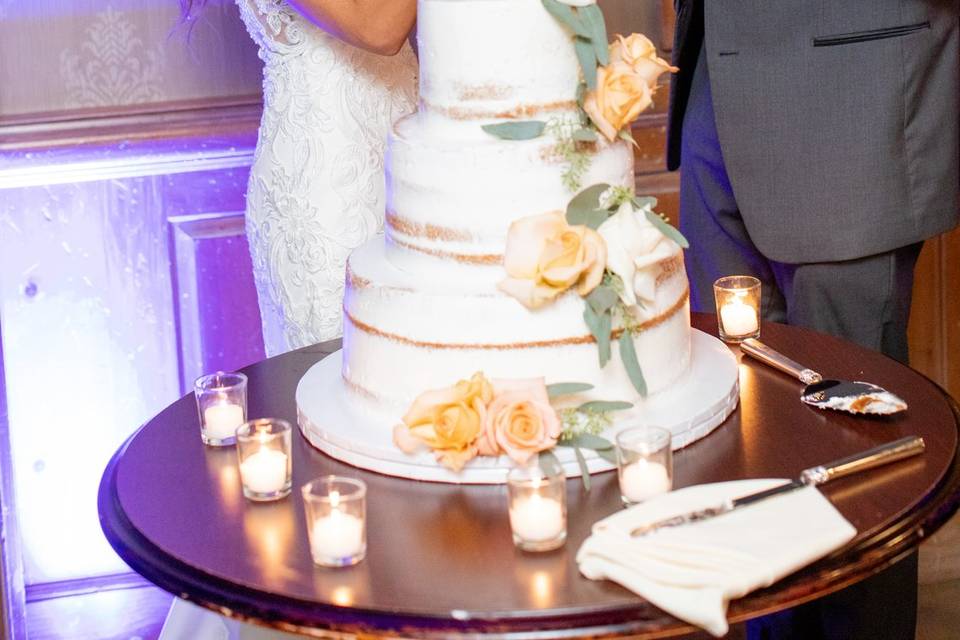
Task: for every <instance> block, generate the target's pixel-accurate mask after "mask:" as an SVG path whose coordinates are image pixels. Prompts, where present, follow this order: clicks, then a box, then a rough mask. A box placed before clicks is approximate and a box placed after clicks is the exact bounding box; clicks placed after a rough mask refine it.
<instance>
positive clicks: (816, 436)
mask: <svg viewBox="0 0 960 640" xmlns="http://www.w3.org/2000/svg"><path fill="white" fill-rule="evenodd" d="M694 325H695V326H696V327H698V328H700V329H701V330H704V331H706V332H708V333H711V334H713V335H716V322H715V319H714V318H712V317H710V316H705V315H699V314H695V315H694ZM761 339H762V340H763V341H764V342H766V343H767V344H769V345H770V346H772V347H773V348H775V349H778V350H780V351H782V352H783V353H785V354H787V355H789V356H790V357H792V358H793V359H795V360H797V361H799V362H801V363H803V364H804V365H806V366H809V367H811V368H813V369H816V370H818V371H820V372H821V373H823V374H824V376H825V377H834V378H844V379H851V380H854V379H856V380H866V381H869V382H874V383H876V384H879V385H881V386H883V387H886V388H887V389H889V390H891V391H893V392H895V393H897V394H898V395H900V396H901V397H902V398H904V399H905V400H906V401H907V403H908V404H909V406H910V409H909V410H908V411H907V412H906V413H905V414H900V415H898V416H893V417H886V418H883V417H854V416H850V415H846V414H842V413H839V412H833V411H823V410H819V409H815V408H812V407H808V406H806V405H804V404H802V403H801V402H800V400H799V393H800V389H801V387H802V385H801V384H800V383H799V382H798V381H796V380H793V379H791V378H789V377H788V376H786V375H784V374H782V373H780V372H778V371H775V370H773V369H771V368H769V367H767V366H766V365H763V364H760V363H758V362H756V361H753V360H750V359H744V360H743V361H742V362H741V365H740V385H741V391H740V405H739V407H738V408H737V410H736V411H735V412H734V414H733V415H732V416H731V417H730V418H729V419H728V420H727V421H726V422H725V423H724V424H723V425H721V426H720V427H719V428H718V429H717V430H716V431H714V432H713V433H711V434H710V435H708V436H707V437H705V438H703V439H701V440H699V441H697V442H695V443H693V444H691V445H689V446H687V447H686V448H684V449H682V450H680V451H677V452H676V453H675V458H674V464H675V486H677V487H683V486H688V485H693V484H699V483H705V482H715V481H721V480H734V479H742V478H759V477H784V478H786V477H795V476H796V475H797V474H798V473H799V472H800V471H801V470H802V469H804V468H806V467H810V466H814V465H817V464H821V463H825V462H828V461H831V460H834V459H836V458H839V457H842V456H845V455H848V454H851V453H855V452H858V451H861V450H863V449H867V448H870V447H873V446H875V445H879V444H882V443H885V442H889V441H891V440H896V439H898V438H901V437H903V436H907V435H919V436H922V437H923V438H924V440H925V441H926V444H927V449H926V452H925V453H924V455H923V456H920V457H917V458H913V459H910V460H907V461H902V462H898V463H895V464H893V465H890V466H887V467H883V468H880V469H876V470H873V471H868V472H864V473H862V474H859V475H856V476H854V477H848V478H843V479H840V480H836V481H835V482H832V483H830V484H829V485H826V486H824V487H823V493H824V494H825V495H826V496H827V497H828V498H829V499H830V500H831V501H832V502H833V504H834V505H835V506H836V507H837V508H838V509H839V510H840V512H841V513H842V514H843V515H844V516H845V517H846V518H847V519H848V520H849V521H850V522H851V523H852V524H853V525H854V526H855V527H856V528H857V531H858V535H857V537H856V538H855V539H854V540H853V541H852V542H851V543H850V544H848V545H847V546H845V547H844V548H843V549H840V550H838V551H837V552H835V553H833V554H831V555H830V556H828V557H826V558H823V559H822V560H820V561H819V562H817V563H815V564H813V565H810V566H808V567H807V568H805V569H803V570H801V571H799V572H797V573H795V574H793V575H791V576H789V577H787V578H785V579H784V580H781V581H780V582H778V583H776V584H775V585H773V586H771V587H769V588H766V589H763V590H760V591H756V592H754V593H752V594H750V595H748V596H746V597H744V598H741V599H739V600H736V601H734V602H732V603H731V605H730V611H729V617H730V619H731V621H732V622H737V621H742V620H746V619H748V618H752V617H755V616H759V615H762V614H765V613H769V612H772V611H776V610H780V609H783V608H786V607H789V606H792V605H795V604H799V603H801V602H804V601H807V600H810V599H813V598H816V597H819V596H822V595H825V594H826V593H829V592H832V591H835V590H837V589H840V588H842V587H844V586H847V585H849V584H852V583H854V582H857V581H859V580H862V579H864V578H866V577H867V576H869V575H872V574H874V573H876V572H877V571H879V570H881V569H882V568H884V567H886V566H888V565H889V564H891V563H892V562H894V561H896V560H897V559H899V558H901V557H903V556H904V555H905V554H907V553H909V552H910V551H911V550H913V549H914V548H915V547H916V546H917V545H918V544H919V543H920V542H921V541H922V540H923V539H925V538H926V537H928V536H930V535H931V534H932V533H933V532H934V531H935V530H936V529H937V528H938V527H939V526H940V525H941V524H942V523H943V522H944V521H945V520H946V519H947V518H948V517H949V516H950V515H951V514H952V513H953V512H954V511H956V509H957V507H958V504H960V457H958V449H957V442H958V427H960V412H958V407H957V404H956V403H955V402H954V401H953V400H952V399H951V398H950V397H949V396H948V395H947V394H946V393H944V392H943V391H942V390H941V389H940V388H939V387H937V386H936V385H935V384H933V383H932V382H931V381H930V380H928V379H927V378H925V377H924V376H922V375H921V374H919V373H917V372H916V371H913V370H912V369H910V368H908V367H905V366H903V365H901V364H899V363H897V362H895V361H894V360H891V359H890V358H887V357H886V356H883V355H881V354H879V353H875V352H872V351H869V350H866V349H863V348H860V347H858V346H856V345H853V344H851V343H849V342H845V341H842V340H838V339H835V338H831V337H828V336H825V335H821V334H817V333H813V332H810V331H806V330H803V329H798V328H795V327H787V326H784V325H777V324H772V323H767V324H765V325H764V327H763V335H762V336H761ZM338 346H339V345H338V344H337V343H326V344H323V345H318V346H315V347H308V348H304V349H300V350H298V351H294V352H292V353H288V354H285V355H282V356H278V357H275V358H270V359H268V360H264V361H262V362H259V363H257V364H254V365H252V366H250V367H248V368H246V369H244V372H245V373H246V374H247V375H248V377H249V414H250V415H251V416H252V417H264V416H273V417H281V418H285V419H287V420H289V421H291V422H293V423H295V422H296V406H295V402H294V389H295V388H296V384H297V382H298V381H299V380H300V377H301V376H302V375H303V374H304V372H305V371H306V370H307V369H308V368H309V367H310V366H311V365H313V364H314V363H315V362H317V361H318V360H320V359H321V358H323V357H324V356H325V355H327V354H328V353H330V352H331V351H332V350H335V349H336V348H338ZM398 373H399V372H398ZM293 455H294V462H293V483H294V491H293V493H292V494H291V495H290V496H289V497H288V498H286V499H284V500H282V501H279V502H275V503H267V504H255V503H252V502H249V501H247V500H245V499H244V498H243V496H242V494H241V489H240V481H239V475H238V470H237V464H236V454H235V452H234V450H233V449H232V448H225V449H215V448H210V447H205V446H204V445H203V444H202V443H201V441H200V433H199V424H198V418H197V410H196V404H195V402H194V399H193V397H192V395H190V396H186V397H184V398H182V399H180V400H179V401H177V402H175V403H173V404H172V405H170V406H169V407H168V408H167V409H165V410H164V411H163V412H161V413H160V414H159V415H157V416H156V417H155V418H154V419H152V420H151V421H149V422H148V423H147V424H145V425H144V426H143V427H142V428H141V429H140V430H139V431H137V432H136V433H135V434H134V435H133V436H132V437H131V438H130V439H129V440H128V441H127V442H126V443H125V444H124V445H123V446H122V447H121V448H120V449H119V450H118V451H117V453H116V454H115V455H114V456H113V458H112V460H111V461H110V463H109V465H108V466H107V468H106V470H105V472H104V475H103V479H102V482H101V486H100V495H99V511H100V520H101V524H102V526H103V529H104V531H105V533H106V535H107V538H108V539H109V541H110V543H111V544H112V545H113V547H114V548H115V549H116V550H117V552H118V553H119V554H120V556H121V557H122V558H123V559H124V560H125V561H126V562H127V563H128V564H129V565H130V566H131V567H133V568H134V569H135V570H136V571H138V572H139V573H141V574H142V575H144V576H145V577H146V578H147V579H149V580H151V581H153V582H154V583H156V584H157V585H159V586H160V587H162V588H164V589H166V590H167V591H169V592H171V593H173V594H175V595H178V596H181V597H186V598H188V599H190V600H192V601H194V602H195V603H197V604H200V605H201V606H205V607H208V608H211V609H214V610H217V611H220V612H222V613H225V614H228V615H231V616H234V617H237V618H241V619H245V620H248V621H252V622H255V623H258V624H263V625H267V626H272V627H275V628H280V629H285V630H288V631H299V632H301V633H305V634H308V635H323V634H329V632H330V631H341V632H344V633H365V634H371V635H374V636H391V637H396V636H405V637H417V638H425V637H438V638H439V637H457V636H459V635H467V634H473V633H482V634H488V635H491V636H495V637H504V638H530V639H532V638H573V637H588V636H597V635H632V636H638V637H644V638H647V637H649V638H659V637H672V636H680V635H685V634H690V633H693V632H694V629H692V628H691V627H689V625H687V624H686V623H684V622H681V621H679V620H677V619H675V618H673V617H671V616H669V615H667V614H666V613H664V612H662V611H661V610H659V609H657V608H656V607H654V606H653V605H651V604H649V603H647V602H646V601H644V600H642V599H641V598H639V597H637V596H636V595H634V594H633V593H631V592H629V591H627V590H626V589H623V588H621V587H619V586H618V585H616V584H614V583H611V582H605V581H600V582H596V581H591V580H587V579H585V578H583V577H582V576H581V575H580V574H579V572H578V569H577V564H576V561H575V554H576V551H577V549H578V547H579V546H580V543H581V542H582V541H583V540H584V539H585V538H586V537H587V536H588V535H589V532H590V526H591V525H592V524H593V523H594V522H595V521H597V520H599V519H601V518H603V517H605V516H608V515H610V514H612V513H614V512H615V511H617V510H618V509H620V508H621V507H620V496H619V491H618V488H617V479H616V473H611V472H608V473H602V474H597V475H594V476H593V483H592V484H593V486H592V488H591V490H590V491H589V492H587V491H585V490H584V489H583V486H582V484H581V482H580V480H579V479H570V480H568V481H567V500H568V508H569V524H568V539H567V543H566V545H565V546H564V547H563V548H561V549H559V550H557V551H554V552H550V553H544V554H527V553H523V552H521V551H518V550H517V549H515V548H514V546H513V543H512V540H511V535H510V528H509V523H508V520H507V511H506V490H505V488H504V487H502V486H489V485H470V486H461V485H450V484H437V483H428V482H415V481H411V480H403V479H397V478H391V477H386V476H381V475H378V474H375V473H371V472H367V471H362V470H360V469H356V468H353V467H350V466H348V465H346V464H343V463H341V462H338V461H336V460H333V459H331V458H328V457H327V456H325V455H324V454H322V453H320V452H319V451H317V450H315V449H313V448H312V447H311V446H310V445H309V444H308V443H307V442H306V440H305V439H304V438H303V437H302V436H301V435H300V434H299V433H296V434H295V437H294V450H293ZM330 473H334V474H342V475H348V476H353V477H358V478H362V479H363V480H365V481H366V482H367V484H368V487H369V492H368V523H369V533H368V553H367V557H366V559H365V560H364V561H363V562H361V563H360V564H359V565H357V566H354V567H351V568H345V569H323V568H319V567H315V566H314V565H313V564H312V562H311V558H310V551H309V545H308V541H307V532H306V526H305V523H304V514H303V504H302V500H301V498H300V496H299V492H298V491H297V488H298V487H299V486H300V485H302V484H304V483H306V482H307V481H309V480H310V479H312V478H314V477H316V476H320V475H324V474H330Z"/></svg>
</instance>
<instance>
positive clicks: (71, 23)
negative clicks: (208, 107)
mask: <svg viewBox="0 0 960 640" xmlns="http://www.w3.org/2000/svg"><path fill="white" fill-rule="evenodd" d="M0 81H2V82H0V122H2V120H3V119H4V118H10V117H13V116H23V115H26V114H38V113H48V112H63V111H70V110H75V109H87V108H98V109H103V110H111V108H118V107H119V108H122V107H126V106H130V105H142V104H149V103H166V102H179V101H193V100H205V99H218V98H232V97H239V96H256V95H257V94H258V93H259V92H260V61H259V60H258V59H257V55H256V48H255V47H254V45H253V43H252V42H251V40H250V38H249V37H248V36H247V34H246V32H245V31H244V29H243V25H242V23H241V22H240V19H239V16H238V15H237V9H236V6H235V5H234V3H233V2H232V0H211V1H210V2H209V3H208V6H207V7H206V8H205V9H204V11H203V13H202V14H201V17H200V19H199V20H198V21H197V22H196V24H195V25H194V27H193V29H192V30H190V29H187V27H186V26H185V25H182V24H180V23H179V7H178V3H177V1H176V0H107V1H104V0H33V1H32V2H16V0H0Z"/></svg>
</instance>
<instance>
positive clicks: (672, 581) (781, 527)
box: [577, 478, 857, 637]
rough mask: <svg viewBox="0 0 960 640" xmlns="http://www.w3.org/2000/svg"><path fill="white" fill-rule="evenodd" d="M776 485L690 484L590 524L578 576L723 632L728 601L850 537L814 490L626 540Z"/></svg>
mask: <svg viewBox="0 0 960 640" xmlns="http://www.w3.org/2000/svg"><path fill="white" fill-rule="evenodd" d="M784 482H785V480H781V479H769V478H767V479H759V480H739V481H734V482H720V483H715V484H705V485H697V486H693V487H687V488H684V489H680V490H677V491H673V492H670V493H666V494H663V495H660V496H657V497H655V498H652V499H650V500H648V501H646V502H643V503H641V504H638V505H635V506H633V507H630V508H629V509H625V510H623V511H620V512H618V513H616V514H614V515H612V516H609V517H607V518H604V519H603V520H601V521H599V522H597V523H596V524H594V525H593V531H592V534H591V535H590V537H589V538H587V539H586V540H585V541H584V543H583V545H582V546H581V547H580V550H579V551H578V552H577V562H578V563H579V565H580V572H581V573H582V574H583V575H584V576H586V577H587V578H590V579H591V580H602V579H608V580H612V581H614V582H616V583H618V584H620V585H622V586H624V587H626V588H627V589H630V590H631V591H633V592H634V593H637V594H638V595H640V596H642V597H644V598H646V599H647V600H649V601H650V602H651V603H653V604H654V605H656V606H658V607H660V608H661V609H663V610H664V611H666V612H668V613H670V614H672V615H674V616H676V617H677V618H680V619H681V620H684V621H686V622H689V623H691V624H694V625H696V626H698V627H701V628H703V629H705V630H706V631H708V632H709V633H711V634H713V635H714V636H717V637H719V636H722V635H725V634H726V633H727V630H728V625H727V617H726V612H727V603H728V602H729V601H730V600H732V599H734V598H739V597H741V596H743V595H746V594H747V593H749V592H751V591H753V590H754V589H758V588H761V587H766V586H768V585H770V584H772V583H774V582H775V581H777V580H779V579H780V578H782V577H784V576H786V575H788V574H790V573H792V572H794V571H796V570H797V569H799V568H801V567H803V566H805V565H807V564H809V563H811V562H813V561H814V560H817V559H818V558H821V557H823V556H824V555H826V554H828V553H830V552H831V551H833V550H834V549H836V548H838V547H840V546H842V545H843V544H845V543H846V542H848V541H849V540H851V539H852V538H853V537H854V536H855V535H856V533H857V531H856V529H854V528H853V526H852V525H851V524H850V523H849V522H847V520H846V519H845V518H844V517H843V516H842V515H840V513H839V512H838V511H837V510H836V509H835V508H834V507H833V505H832V504H830V502H829V501H828V500H827V499H826V498H825V497H823V495H822V494H821V493H820V491H818V490H817V489H816V488H815V487H804V488H802V489H797V490H795V491H791V492H788V493H785V494H783V495H780V496H776V497H773V498H768V499H766V500H761V501H760V502H757V503H756V504H752V505H748V506H744V507H740V508H739V509H736V510H734V511H732V512H730V513H726V514H724V515H721V516H717V517H715V518H710V519H708V520H703V521H700V522H695V523H691V524H686V525H681V526H677V527H666V528H663V529H659V530H657V531H655V532H653V533H650V534H647V535H646V536H642V537H638V538H631V537H630V534H629V532H630V531H631V530H632V529H634V528H635V527H638V526H641V525H644V524H648V523H651V522H656V521H658V520H661V519H663V518H669V517H671V516H675V515H678V514H681V513H686V512H688V511H693V510H696V509H703V508H706V507H709V506H713V505H716V504H719V503H721V502H722V501H723V500H725V499H727V498H736V497H739V496H743V495H746V494H748V493H753V492H755V491H762V490H764V489H767V488H770V487H773V486H776V485H778V484H783V483H784Z"/></svg>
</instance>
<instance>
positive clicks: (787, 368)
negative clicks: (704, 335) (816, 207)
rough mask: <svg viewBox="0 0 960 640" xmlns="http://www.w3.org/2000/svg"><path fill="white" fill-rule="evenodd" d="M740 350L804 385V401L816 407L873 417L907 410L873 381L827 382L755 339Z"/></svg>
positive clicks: (900, 400) (747, 342)
mask: <svg viewBox="0 0 960 640" xmlns="http://www.w3.org/2000/svg"><path fill="white" fill-rule="evenodd" d="M740 350H741V351H743V352H744V353H746V354H747V355H749V356H751V357H753V358H756V359H757V360H759V361H760V362H763V363H766V364H768V365H770V366H771V367H773V368H775V369H779V370H780V371H783V372H784V373H788V374H790V375H791V376H793V377H795V378H797V379H798V380H800V382H802V383H804V384H805V385H806V386H805V387H804V388H803V391H801V392H800V399H801V400H802V401H803V402H805V403H807V404H809V405H812V406H814V407H819V408H821V409H836V410H838V411H846V412H848V413H853V414H872V415H891V414H894V413H899V412H900V411H904V410H906V408H907V403H906V402H904V401H903V400H902V399H901V398H900V397H899V396H897V395H895V394H893V393H891V392H889V391H887V390H886V389H884V388H883V387H878V386H877V385H875V384H871V383H869V382H860V381H855V382H850V381H847V380H827V379H824V378H823V376H821V375H820V374H819V373H817V372H816V371H814V370H813V369H810V368H808V367H804V366H803V365H801V364H799V363H797V362H794V361H793V360H791V359H790V358H788V357H786V356H785V355H783V354H782V353H780V352H778V351H776V350H774V349H771V348H770V347H768V346H767V345H765V344H763V343H762V342H760V341H759V340H756V339H754V338H749V339H747V340H744V341H743V342H741V343H740Z"/></svg>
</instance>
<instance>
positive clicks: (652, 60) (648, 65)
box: [610, 33, 679, 93]
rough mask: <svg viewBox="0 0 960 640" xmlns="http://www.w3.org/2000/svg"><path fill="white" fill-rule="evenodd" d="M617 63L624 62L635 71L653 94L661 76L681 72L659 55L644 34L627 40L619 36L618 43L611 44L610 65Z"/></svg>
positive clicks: (638, 34) (631, 36)
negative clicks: (666, 73) (666, 72)
mask: <svg viewBox="0 0 960 640" xmlns="http://www.w3.org/2000/svg"><path fill="white" fill-rule="evenodd" d="M617 62H623V63H625V64H627V65H628V66H629V67H630V68H631V69H633V72H634V73H635V74H637V75H638V76H640V77H641V78H642V79H643V81H644V82H645V83H646V84H647V86H648V87H650V91H651V93H652V92H653V91H654V90H655V89H656V87H657V79H658V78H659V77H660V75H661V74H663V73H664V72H665V71H671V72H673V73H676V72H677V71H679V69H677V67H673V66H671V65H670V63H668V62H667V61H666V60H664V59H662V58H660V57H659V56H658V55H657V48H656V47H655V46H654V44H653V43H652V42H651V41H650V38H648V37H647V36H645V35H643V34H642V33H634V34H631V35H630V36H628V37H626V38H624V37H623V36H621V35H618V36H617V39H616V41H614V42H612V43H611V44H610V64H615V63H617Z"/></svg>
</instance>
